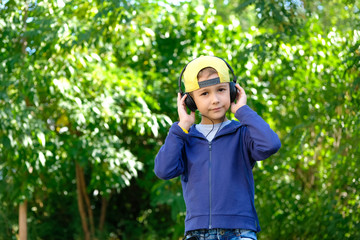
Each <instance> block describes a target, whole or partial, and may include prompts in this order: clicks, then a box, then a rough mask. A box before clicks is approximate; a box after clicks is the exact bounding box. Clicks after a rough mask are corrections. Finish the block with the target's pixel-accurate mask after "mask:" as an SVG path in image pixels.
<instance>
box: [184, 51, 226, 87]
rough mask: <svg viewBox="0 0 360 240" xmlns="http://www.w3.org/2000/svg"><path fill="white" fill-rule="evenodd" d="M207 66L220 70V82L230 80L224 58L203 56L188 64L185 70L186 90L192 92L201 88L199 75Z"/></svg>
mask: <svg viewBox="0 0 360 240" xmlns="http://www.w3.org/2000/svg"><path fill="white" fill-rule="evenodd" d="M207 67H212V68H214V69H215V70H216V71H217V72H218V75H219V78H220V83H224V82H230V76H229V68H228V66H227V65H226V63H225V61H224V60H222V59H221V58H218V57H213V56H202V57H199V58H196V59H194V60H192V61H191V62H190V63H189V64H188V65H187V66H186V69H185V71H184V85H185V92H192V91H194V90H197V89H199V88H200V86H199V82H198V79H197V75H198V74H199V72H200V71H201V70H202V69H204V68H207Z"/></svg>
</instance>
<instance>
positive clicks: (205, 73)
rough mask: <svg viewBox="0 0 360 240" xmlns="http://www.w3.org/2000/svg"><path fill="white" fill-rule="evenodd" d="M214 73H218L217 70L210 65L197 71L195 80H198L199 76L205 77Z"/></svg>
mask: <svg viewBox="0 0 360 240" xmlns="http://www.w3.org/2000/svg"><path fill="white" fill-rule="evenodd" d="M215 73H216V74H218V72H217V71H216V70H215V68H212V67H206V68H203V69H201V70H200V71H199V73H198V75H197V80H198V81H199V78H201V77H206V78H207V77H209V76H211V75H213V74H215Z"/></svg>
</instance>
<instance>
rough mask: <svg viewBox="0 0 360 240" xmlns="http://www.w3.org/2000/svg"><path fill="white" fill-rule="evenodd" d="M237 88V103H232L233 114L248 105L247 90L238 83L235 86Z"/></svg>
mask: <svg viewBox="0 0 360 240" xmlns="http://www.w3.org/2000/svg"><path fill="white" fill-rule="evenodd" d="M235 87H236V88H237V94H236V98H235V102H232V103H231V112H232V113H234V114H235V113H236V111H237V110H238V109H239V108H241V107H242V106H244V105H246V101H247V97H246V93H245V90H244V89H243V88H242V87H240V85H239V84H238V83H237V84H236V85H235Z"/></svg>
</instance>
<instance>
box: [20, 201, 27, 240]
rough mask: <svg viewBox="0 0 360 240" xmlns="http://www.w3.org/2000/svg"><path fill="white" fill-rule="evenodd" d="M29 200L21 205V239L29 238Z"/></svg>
mask: <svg viewBox="0 0 360 240" xmlns="http://www.w3.org/2000/svg"><path fill="white" fill-rule="evenodd" d="M26 213H27V200H25V201H24V202H23V203H20V205H19V240H27V224H26V219H27V216H26Z"/></svg>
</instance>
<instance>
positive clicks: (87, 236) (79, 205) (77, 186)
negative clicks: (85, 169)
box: [75, 163, 91, 240]
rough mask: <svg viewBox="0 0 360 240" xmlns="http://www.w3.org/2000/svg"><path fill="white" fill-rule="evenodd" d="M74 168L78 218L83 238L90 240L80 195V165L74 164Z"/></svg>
mask: <svg viewBox="0 0 360 240" xmlns="http://www.w3.org/2000/svg"><path fill="white" fill-rule="evenodd" d="M75 169H76V188H77V199H78V208H79V213H80V218H81V225H82V228H83V231H84V235H85V240H90V239H91V238H90V232H89V228H88V223H87V217H86V212H85V209H84V200H83V196H82V192H83V191H82V189H81V187H82V186H81V185H82V184H81V177H80V174H81V173H80V166H79V164H77V163H76V164H75Z"/></svg>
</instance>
